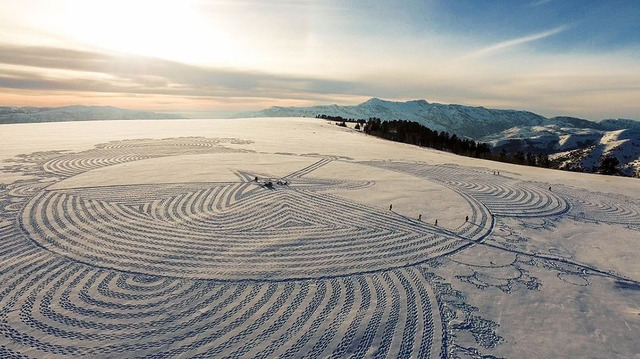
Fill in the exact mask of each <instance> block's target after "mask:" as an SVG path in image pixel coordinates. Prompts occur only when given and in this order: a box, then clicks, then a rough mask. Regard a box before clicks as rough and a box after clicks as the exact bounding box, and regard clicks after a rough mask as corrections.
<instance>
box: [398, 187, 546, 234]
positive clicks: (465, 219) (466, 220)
mask: <svg viewBox="0 0 640 359" xmlns="http://www.w3.org/2000/svg"><path fill="white" fill-rule="evenodd" d="M549 189H551V188H549ZM389 210H390V211H393V203H391V204H389ZM418 221H422V213H421V214H419V215H418ZM464 222H465V223H466V222H469V216H465V217H464ZM435 224H436V226H437V225H438V220H437V219H436V221H435Z"/></svg>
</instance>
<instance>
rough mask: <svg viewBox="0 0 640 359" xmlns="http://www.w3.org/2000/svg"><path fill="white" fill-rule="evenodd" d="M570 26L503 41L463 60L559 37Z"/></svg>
mask: <svg viewBox="0 0 640 359" xmlns="http://www.w3.org/2000/svg"><path fill="white" fill-rule="evenodd" d="M569 27H570V26H568V25H563V26H559V27H556V28H554V29H551V30H548V31H544V32H539V33H537V34H532V35H529V36H523V37H519V38H516V39H512V40H507V41H502V42H499V43H497V44H494V45H491V46H488V47H485V48H483V49H480V50H478V51H475V52H472V53H470V54H467V55H465V56H463V58H465V59H468V58H479V57H483V56H486V55H489V54H491V53H494V52H496V51H500V50H504V49H507V48H510V47H514V46H518V45H523V44H526V43H529V42H532V41H537V40H542V39H544V38H547V37H549V36H553V35H557V34H559V33H561V32H563V31H566V30H567V29H569Z"/></svg>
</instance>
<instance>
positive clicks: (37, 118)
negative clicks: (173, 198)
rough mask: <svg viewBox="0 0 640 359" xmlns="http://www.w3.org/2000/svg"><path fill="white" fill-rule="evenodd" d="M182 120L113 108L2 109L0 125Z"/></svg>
mask: <svg viewBox="0 0 640 359" xmlns="http://www.w3.org/2000/svg"><path fill="white" fill-rule="evenodd" d="M182 118H184V117H182V116H179V115H173V114H166V113H155V112H149V111H135V110H126V109H122V108H118V107H113V106H64V107H0V124H7V123H34V122H64V121H91V120H150V119H182Z"/></svg>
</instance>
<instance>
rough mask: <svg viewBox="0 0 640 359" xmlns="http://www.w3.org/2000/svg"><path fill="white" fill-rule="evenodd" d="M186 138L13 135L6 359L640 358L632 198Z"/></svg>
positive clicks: (385, 154) (4, 194)
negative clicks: (89, 358) (64, 147)
mask: <svg viewBox="0 0 640 359" xmlns="http://www.w3.org/2000/svg"><path fill="white" fill-rule="evenodd" d="M178 122H179V121H166V122H164V123H161V124H159V125H158V127H157V128H155V129H154V130H149V127H148V125H149V122H145V121H139V122H137V123H131V122H126V123H125V122H121V123H111V126H112V127H108V128H109V130H108V131H100V127H101V126H105V124H101V123H76V124H66V125H64V126H63V125H60V126H59V127H58V128H57V131H58V132H56V135H58V136H53V137H51V138H50V139H46V138H45V137H44V134H51V133H52V130H53V129H54V128H56V127H55V126H53V125H51V124H40V125H8V126H6V127H4V128H3V130H6V131H3V132H2V137H3V138H2V139H3V140H5V141H4V142H3V144H2V146H4V147H2V150H3V151H2V152H1V153H2V155H3V157H5V161H8V162H6V166H5V167H4V168H3V169H2V173H0V175H2V177H0V178H2V179H4V183H3V184H2V185H0V206H1V212H0V263H1V265H0V269H1V271H0V357H3V358H4V357H7V358H14V357H15V358H22V357H87V356H97V357H176V356H180V357H222V356H224V357H263V358H267V357H302V356H307V357H329V356H331V357H365V356H375V357H389V358H397V357H406V358H409V357H421V358H422V357H424V358H426V357H434V358H442V357H445V358H449V357H451V358H454V357H471V358H480V357H487V358H491V357H518V358H521V357H531V358H539V357H559V356H560V357H620V358H622V357H633V356H634V355H637V353H639V352H640V343H638V341H637V333H638V332H640V306H639V304H638V303H640V281H638V279H639V278H640V265H638V263H637V254H638V253H640V243H638V238H640V199H639V198H638V193H639V192H638V187H639V185H638V183H637V180H633V179H623V178H604V177H600V176H594V175H586V174H570V173H561V172H557V171H550V170H537V169H533V168H526V167H519V166H513V165H508V164H498V163H492V162H487V161H479V160H473V159H468V158H463V157H458V156H453V155H450V154H446V153H442V152H437V151H432V150H427V149H421V148H417V147H413V146H407V145H403V144H397V143H391V142H386V141H381V140H379V139H376V138H372V137H369V136H365V135H363V134H361V133H358V132H355V131H352V130H349V129H343V128H339V127H337V126H329V125H327V124H326V123H324V121H319V120H309V119H306V120H305V119H260V120H235V121H233V120H222V121H218V122H213V123H212V122H211V121H210V122H206V121H203V122H194V124H193V126H192V127H190V128H186V129H185V128H184V126H183V125H182V124H180V123H178ZM154 123H155V122H154ZM104 128H105V129H106V128H107V127H104ZM139 131H143V132H145V133H147V135H148V136H147V138H145V139H136V138H141V137H142V136H138V134H139ZM194 133H200V134H205V136H193V134H194ZM167 134H172V135H173V136H167ZM234 134H235V136H234ZM41 135H42V137H39V138H41V141H39V142H37V143H27V142H24V139H25V138H33V137H38V136H41ZM216 135H217V136H216ZM149 137H153V138H149ZM114 139H117V140H114ZM100 140H102V142H101V141H100ZM104 140H107V141H104ZM59 141H63V142H64V143H66V144H68V145H69V146H67V148H70V149H71V151H58V150H56V151H51V149H57V148H56V147H55V146H56V145H60V143H59ZM100 142H101V143H100ZM331 144H332V145H331ZM52 146H53V147H52ZM339 146H340V147H339ZM46 147H50V148H49V149H50V150H48V151H44V149H45V148H46ZM27 148H30V149H31V150H32V152H31V153H30V154H26V155H20V153H21V152H20V151H21V150H23V149H27ZM33 151H37V152H33ZM498 171H499V172H498ZM256 177H258V181H256V180H255V179H256ZM269 182H271V185H269V184H268V183H269ZM576 185H577V186H576ZM390 204H392V205H393V206H390ZM419 216H420V217H419ZM467 216H468V220H467V219H466V218H465V217H467ZM436 219H437V220H438V221H439V222H438V225H436V224H435V220H436Z"/></svg>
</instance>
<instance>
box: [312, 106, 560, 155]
mask: <svg viewBox="0 0 640 359" xmlns="http://www.w3.org/2000/svg"><path fill="white" fill-rule="evenodd" d="M316 118H321V119H325V120H328V121H336V122H337V124H338V125H340V126H346V125H345V122H352V123H356V126H355V129H357V130H362V131H363V132H365V133H367V134H369V135H372V136H376V137H380V138H384V139H386V140H390V141H396V142H402V143H408V144H411V145H416V146H421V147H429V148H434V149H437V150H441V151H447V152H452V153H455V154H457V155H461V156H467V157H474V158H483V159H488V160H494V161H500V162H509V163H516V164H521V165H528V166H538V167H551V161H550V160H549V156H548V155H546V154H538V155H536V154H533V153H525V152H523V151H517V152H516V153H513V154H511V153H508V152H507V151H506V150H504V149H503V150H502V151H500V152H499V153H493V152H492V151H491V146H490V145H489V144H487V143H484V142H476V141H474V140H471V139H468V138H460V137H458V136H457V135H456V134H450V133H448V132H446V131H440V132H438V131H435V130H432V129H430V128H429V127H427V126H424V125H422V124H420V123H418V122H415V121H407V120H392V121H382V120H381V119H380V118H377V117H370V118H369V119H368V120H365V119H353V118H343V117H341V116H329V115H324V114H323V115H317V116H316Z"/></svg>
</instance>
